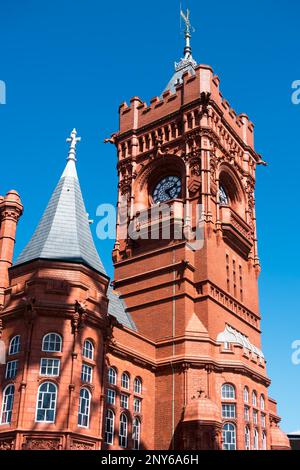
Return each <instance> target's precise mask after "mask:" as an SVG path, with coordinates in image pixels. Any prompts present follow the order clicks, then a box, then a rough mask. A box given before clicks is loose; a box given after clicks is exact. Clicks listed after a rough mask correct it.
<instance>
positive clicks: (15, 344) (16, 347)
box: [8, 335, 21, 356]
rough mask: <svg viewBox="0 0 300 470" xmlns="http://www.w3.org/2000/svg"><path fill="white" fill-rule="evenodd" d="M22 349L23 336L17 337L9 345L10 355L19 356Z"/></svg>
mask: <svg viewBox="0 0 300 470" xmlns="http://www.w3.org/2000/svg"><path fill="white" fill-rule="evenodd" d="M20 349H21V336H20V335H18V336H15V337H14V338H12V340H11V341H10V343H9V349H8V355H9V356H14V355H15V354H19V352H20Z"/></svg>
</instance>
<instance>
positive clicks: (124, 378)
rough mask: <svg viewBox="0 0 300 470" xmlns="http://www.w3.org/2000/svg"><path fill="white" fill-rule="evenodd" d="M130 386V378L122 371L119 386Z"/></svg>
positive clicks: (126, 388) (126, 387)
mask: <svg viewBox="0 0 300 470" xmlns="http://www.w3.org/2000/svg"><path fill="white" fill-rule="evenodd" d="M129 386H130V379H129V375H128V374H126V372H124V373H123V374H122V377H121V387H122V388H124V389H125V390H129Z"/></svg>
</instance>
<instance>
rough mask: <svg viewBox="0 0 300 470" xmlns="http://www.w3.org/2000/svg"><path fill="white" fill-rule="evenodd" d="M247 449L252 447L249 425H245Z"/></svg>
mask: <svg viewBox="0 0 300 470" xmlns="http://www.w3.org/2000/svg"><path fill="white" fill-rule="evenodd" d="M245 449H246V450H250V449H251V441H250V429H249V427H248V426H246V427H245Z"/></svg>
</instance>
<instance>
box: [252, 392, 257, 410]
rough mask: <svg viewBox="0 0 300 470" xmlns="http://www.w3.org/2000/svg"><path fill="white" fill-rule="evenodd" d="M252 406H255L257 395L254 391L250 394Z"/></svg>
mask: <svg viewBox="0 0 300 470" xmlns="http://www.w3.org/2000/svg"><path fill="white" fill-rule="evenodd" d="M252 405H253V406H255V407H256V406H257V393H256V391H255V390H254V392H252Z"/></svg>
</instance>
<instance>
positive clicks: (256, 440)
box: [253, 429, 259, 450]
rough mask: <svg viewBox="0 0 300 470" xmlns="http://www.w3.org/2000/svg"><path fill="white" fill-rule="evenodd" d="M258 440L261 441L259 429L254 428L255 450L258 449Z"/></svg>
mask: <svg viewBox="0 0 300 470" xmlns="http://www.w3.org/2000/svg"><path fill="white" fill-rule="evenodd" d="M258 442H259V435H258V430H257V429H254V441H253V449H254V450H258Z"/></svg>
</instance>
